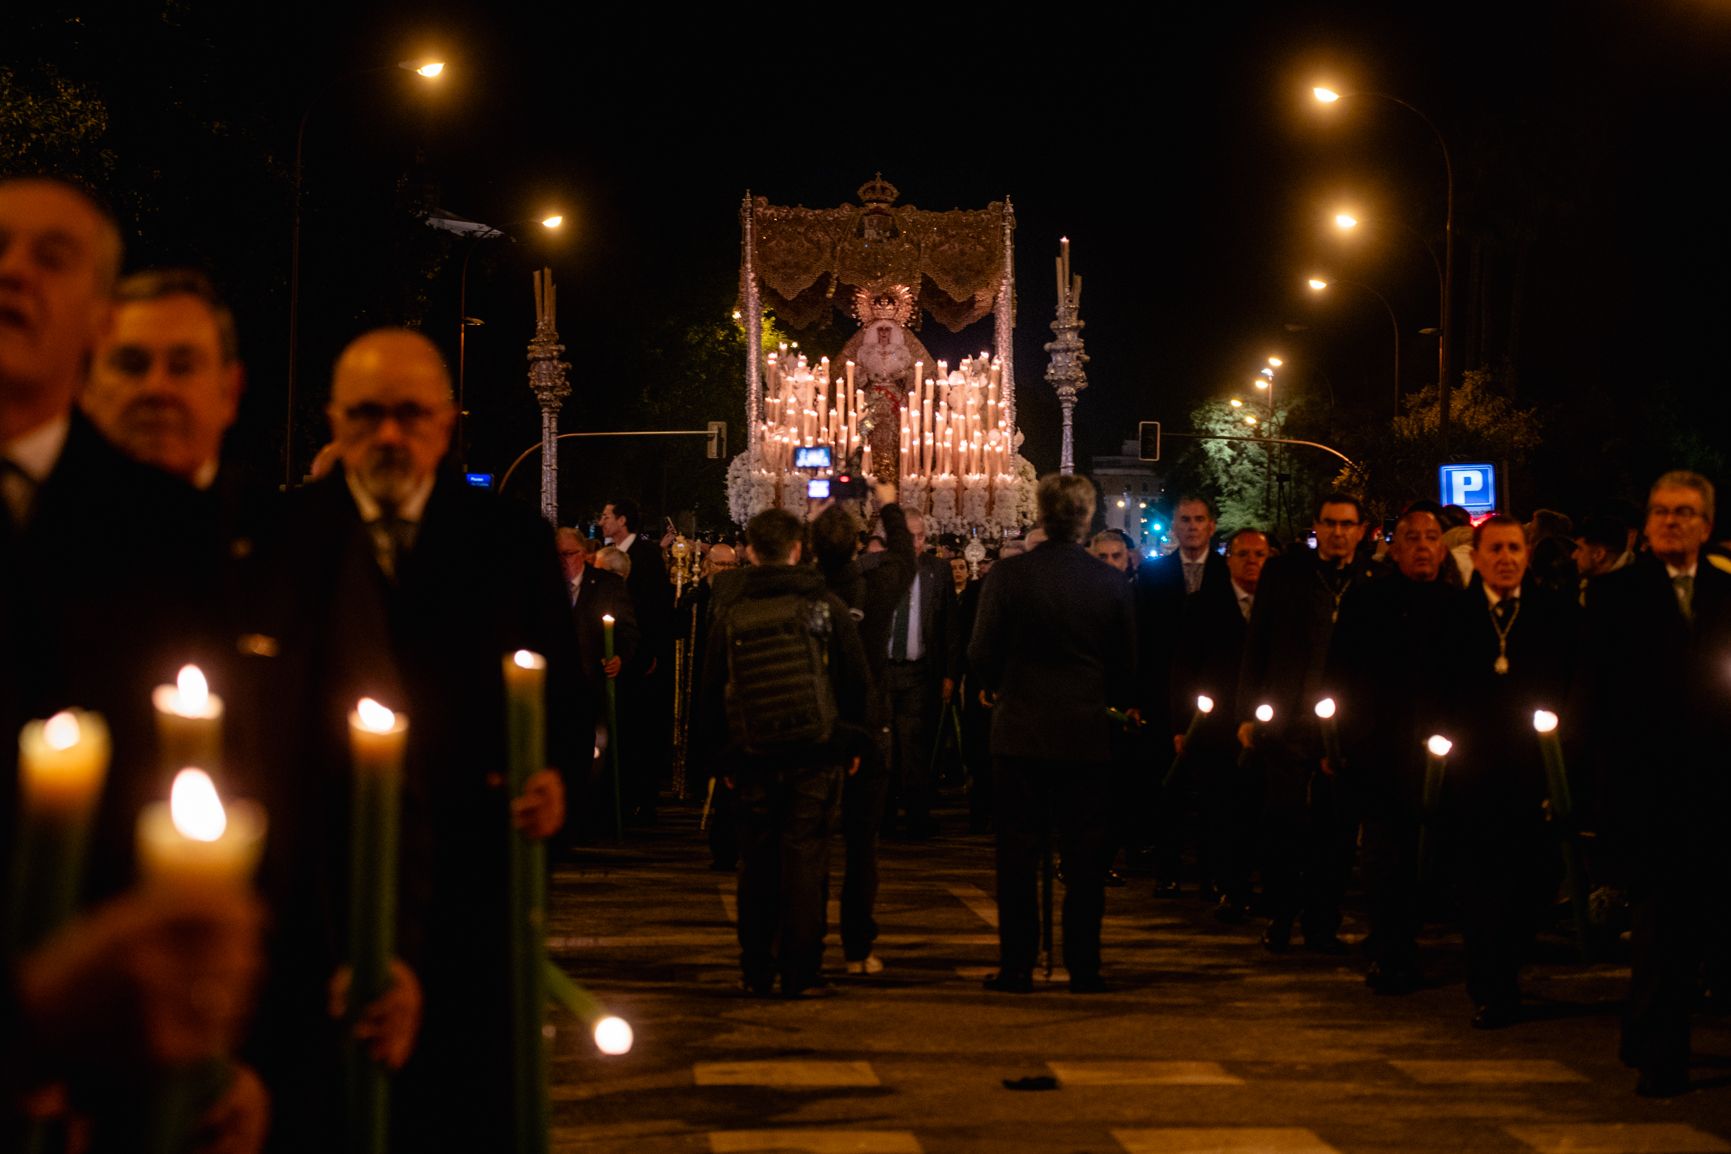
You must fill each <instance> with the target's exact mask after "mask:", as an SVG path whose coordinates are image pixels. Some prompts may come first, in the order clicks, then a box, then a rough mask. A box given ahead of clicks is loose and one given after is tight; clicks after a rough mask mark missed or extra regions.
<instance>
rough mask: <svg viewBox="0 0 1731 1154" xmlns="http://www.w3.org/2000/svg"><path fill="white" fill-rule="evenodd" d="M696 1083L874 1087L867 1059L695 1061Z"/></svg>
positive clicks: (694, 1073) (704, 1084) (870, 1065)
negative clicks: (845, 1060)
mask: <svg viewBox="0 0 1731 1154" xmlns="http://www.w3.org/2000/svg"><path fill="white" fill-rule="evenodd" d="M691 1075H692V1079H693V1080H694V1081H695V1082H696V1084H697V1085H699V1086H877V1085H880V1084H881V1083H879V1082H878V1076H877V1073H876V1072H875V1071H874V1070H873V1069H872V1064H871V1063H870V1062H824V1061H816V1060H809V1059H803V1058H796V1059H787V1060H783V1061H770V1062H698V1063H697V1064H696V1065H694V1066H693V1067H692V1068H691Z"/></svg>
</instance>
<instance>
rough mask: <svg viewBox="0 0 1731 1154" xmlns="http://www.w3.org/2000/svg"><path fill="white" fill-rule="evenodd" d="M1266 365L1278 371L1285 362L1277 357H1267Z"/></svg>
mask: <svg viewBox="0 0 1731 1154" xmlns="http://www.w3.org/2000/svg"><path fill="white" fill-rule="evenodd" d="M1268 363H1269V364H1270V365H1272V366H1274V367H1275V368H1277V369H1278V368H1279V367H1280V366H1281V365H1284V364H1285V363H1286V362H1285V361H1283V360H1281V359H1280V358H1279V357H1269V358H1268Z"/></svg>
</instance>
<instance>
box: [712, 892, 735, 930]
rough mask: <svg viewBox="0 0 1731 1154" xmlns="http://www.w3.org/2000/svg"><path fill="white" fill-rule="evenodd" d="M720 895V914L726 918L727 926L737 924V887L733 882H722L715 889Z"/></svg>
mask: <svg viewBox="0 0 1731 1154" xmlns="http://www.w3.org/2000/svg"><path fill="white" fill-rule="evenodd" d="M715 888H716V889H717V890H718V891H720V893H721V912H722V914H723V915H725V916H726V918H727V924H728V925H730V926H736V925H738V924H739V887H738V884H737V883H735V882H722V883H721V884H720V885H718V886H716V887H715Z"/></svg>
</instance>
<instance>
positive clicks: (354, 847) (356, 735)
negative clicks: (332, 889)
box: [348, 697, 409, 1154]
mask: <svg viewBox="0 0 1731 1154" xmlns="http://www.w3.org/2000/svg"><path fill="white" fill-rule="evenodd" d="M408 739H409V720H408V718H407V717H405V716H404V715H403V714H401V713H394V712H392V711H391V710H389V709H387V708H385V707H384V706H383V705H380V704H379V703H378V702H376V701H374V700H373V699H372V698H370V697H363V698H361V699H360V701H358V702H357V703H356V704H355V708H354V710H353V712H351V713H350V714H349V762H350V764H351V766H352V767H353V769H354V774H353V777H352V778H351V780H350V783H349V797H350V806H349V968H350V972H351V975H352V977H351V979H350V981H351V984H350V987H349V989H350V994H349V1010H350V1014H351V1016H352V1015H358V1014H359V1013H360V1012H361V1010H363V1009H364V1008H365V1007H367V1006H370V1005H372V1004H373V1002H375V1001H377V1000H378V998H379V997H380V996H381V995H382V994H384V993H385V991H386V990H388V989H389V988H390V985H391V960H392V959H393V958H394V957H395V956H396V952H397V846H398V831H399V829H400V828H401V813H402V792H403V753H404V750H405V749H406V748H407V746H408ZM349 1044H350V1045H351V1046H353V1047H355V1050H356V1053H355V1055H354V1058H353V1060H352V1061H351V1062H350V1063H349V1066H348V1070H349V1075H350V1084H349V1089H350V1097H349V1111H350V1113H349V1118H350V1125H351V1127H352V1129H351V1134H352V1135H353V1137H354V1139H355V1145H356V1146H357V1147H359V1148H361V1149H364V1150H369V1151H379V1152H381V1154H382V1151H384V1149H385V1148H386V1139H387V1135H388V1133H389V1127H388V1121H387V1120H388V1117H389V1114H390V1105H389V1104H390V1097H389V1089H388V1087H389V1083H388V1082H387V1080H386V1077H385V1072H384V1070H383V1069H381V1068H380V1067H379V1066H378V1065H377V1064H376V1063H374V1062H373V1061H372V1060H371V1059H369V1058H368V1057H367V1056H366V1053H365V1044H364V1043H362V1042H360V1041H358V1040H351V1041H350V1043H349Z"/></svg>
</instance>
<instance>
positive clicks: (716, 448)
mask: <svg viewBox="0 0 1731 1154" xmlns="http://www.w3.org/2000/svg"><path fill="white" fill-rule="evenodd" d="M725 456H727V422H726V421H711V422H709V459H710V460H711V461H718V460H720V459H721V458H722V457H725Z"/></svg>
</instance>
